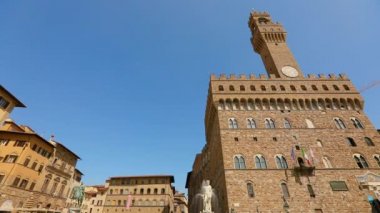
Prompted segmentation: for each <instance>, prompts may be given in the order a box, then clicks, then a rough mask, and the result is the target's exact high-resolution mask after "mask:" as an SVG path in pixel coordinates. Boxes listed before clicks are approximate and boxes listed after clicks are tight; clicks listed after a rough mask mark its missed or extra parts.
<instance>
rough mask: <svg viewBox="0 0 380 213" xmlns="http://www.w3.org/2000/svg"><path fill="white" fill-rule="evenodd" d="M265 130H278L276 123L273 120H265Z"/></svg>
mask: <svg viewBox="0 0 380 213" xmlns="http://www.w3.org/2000/svg"><path fill="white" fill-rule="evenodd" d="M265 128H267V129H274V128H276V126H275V124H274V121H273V120H272V119H271V118H266V119H265Z"/></svg>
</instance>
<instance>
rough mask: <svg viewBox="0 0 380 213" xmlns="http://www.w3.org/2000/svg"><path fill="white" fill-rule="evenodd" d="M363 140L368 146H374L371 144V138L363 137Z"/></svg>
mask: <svg viewBox="0 0 380 213" xmlns="http://www.w3.org/2000/svg"><path fill="white" fill-rule="evenodd" d="M364 140H365V143H366V144H367V145H368V146H375V144H374V143H373V142H372V140H371V138H368V137H365V138H364Z"/></svg>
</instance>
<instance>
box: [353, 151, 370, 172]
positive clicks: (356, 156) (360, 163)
mask: <svg viewBox="0 0 380 213" xmlns="http://www.w3.org/2000/svg"><path fill="white" fill-rule="evenodd" d="M354 159H355V161H356V164H357V165H358V167H359V168H361V169H363V168H368V163H367V161H366V160H365V158H364V157H363V156H362V155H360V154H354Z"/></svg>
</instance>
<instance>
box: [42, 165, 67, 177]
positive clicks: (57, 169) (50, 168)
mask: <svg viewBox="0 0 380 213" xmlns="http://www.w3.org/2000/svg"><path fill="white" fill-rule="evenodd" d="M46 170H47V171H48V172H51V173H56V174H59V175H61V176H63V177H66V178H71V175H72V174H73V172H72V171H70V170H68V169H66V168H62V167H61V166H59V165H58V164H49V165H47V166H46Z"/></svg>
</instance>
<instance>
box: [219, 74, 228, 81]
mask: <svg viewBox="0 0 380 213" xmlns="http://www.w3.org/2000/svg"><path fill="white" fill-rule="evenodd" d="M219 80H227V76H226V74H224V73H223V74H220V76H219Z"/></svg>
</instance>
